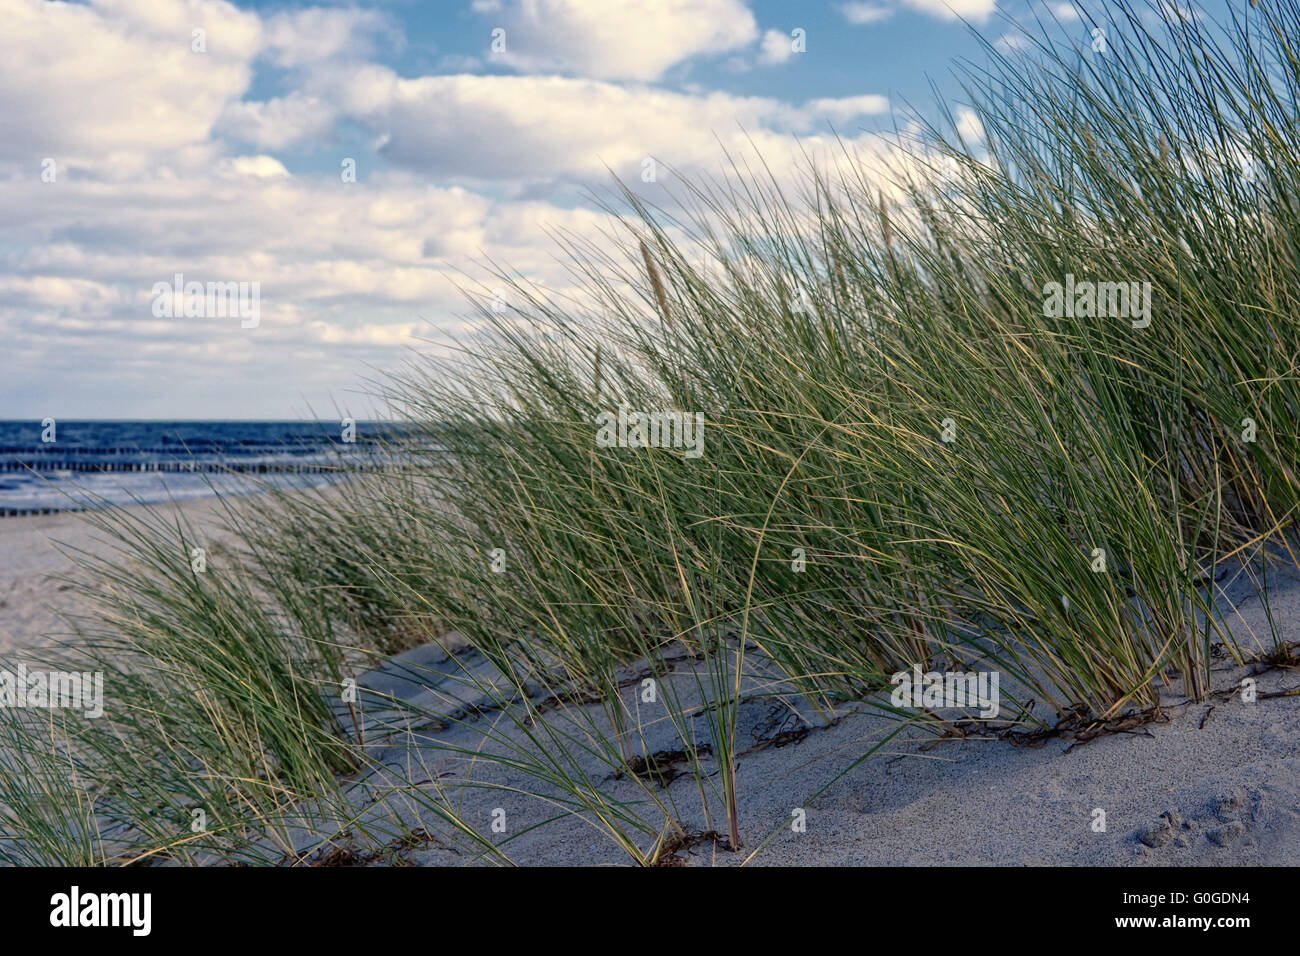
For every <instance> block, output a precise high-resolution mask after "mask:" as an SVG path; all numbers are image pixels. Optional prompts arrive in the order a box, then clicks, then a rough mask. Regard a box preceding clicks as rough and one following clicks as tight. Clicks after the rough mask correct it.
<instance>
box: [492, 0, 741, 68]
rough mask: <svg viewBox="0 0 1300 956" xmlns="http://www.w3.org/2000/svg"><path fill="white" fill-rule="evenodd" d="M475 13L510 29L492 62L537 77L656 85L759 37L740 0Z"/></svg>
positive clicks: (571, 3) (538, 1)
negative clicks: (676, 69) (683, 66)
mask: <svg viewBox="0 0 1300 956" xmlns="http://www.w3.org/2000/svg"><path fill="white" fill-rule="evenodd" d="M473 8H474V9H475V11H476V12H479V13H482V14H484V15H486V16H490V17H496V18H497V19H496V20H495V21H494V22H493V23H492V24H491V26H492V27H494V28H495V27H502V28H503V29H505V31H506V36H505V39H506V50H505V52H504V53H500V54H489V55H488V58H489V61H490V60H493V59H498V60H501V61H503V62H505V63H506V64H508V65H509V66H511V67H514V68H516V69H519V70H523V71H525V72H534V73H535V72H555V71H558V72H564V73H573V74H577V75H579V76H588V77H594V78H597V79H625V80H656V79H659V78H660V77H661V76H663V74H664V73H665V72H667V70H668V69H670V68H671V67H673V66H675V65H676V64H678V63H682V62H685V61H687V60H690V59H692V58H694V57H697V56H702V55H709V54H717V53H726V52H729V51H733V50H737V49H739V48H741V47H745V46H748V45H749V44H751V43H753V42H754V40H755V39H756V38H757V37H758V25H757V24H756V23H755V21H754V15H753V14H752V13H750V11H749V8H748V7H746V6H745V4H744V3H743V2H742V0H658V2H656V3H653V4H648V3H645V2H644V0H512V2H510V3H504V4H503V3H493V4H484V3H475V4H474V7H473ZM487 43H488V37H487V36H486V35H485V36H484V44H485V46H486V45H487Z"/></svg>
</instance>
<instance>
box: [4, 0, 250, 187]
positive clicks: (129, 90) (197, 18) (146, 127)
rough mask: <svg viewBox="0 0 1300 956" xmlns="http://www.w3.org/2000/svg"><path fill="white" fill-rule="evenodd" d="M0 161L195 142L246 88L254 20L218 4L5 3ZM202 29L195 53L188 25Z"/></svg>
mask: <svg viewBox="0 0 1300 956" xmlns="http://www.w3.org/2000/svg"><path fill="white" fill-rule="evenodd" d="M0 18H3V21H4V28H3V29H2V30H0V62H3V63H4V69H3V70H0V116H3V117H4V127H5V135H4V136H3V137H0V158H17V157H21V158H22V159H23V160H24V161H30V157H31V155H32V151H33V150H34V149H35V150H38V151H39V153H38V155H41V156H50V157H52V158H54V159H56V160H62V161H64V163H65V164H66V163H72V164H75V163H90V162H94V161H96V160H103V159H105V158H106V157H108V156H109V155H110V154H129V153H133V152H139V151H166V150H175V149H180V148H184V147H187V146H193V145H195V144H201V143H205V142H206V141H207V140H208V134H209V131H210V129H211V127H212V125H213V123H214V122H215V121H216V119H217V118H218V117H219V116H220V115H221V112H222V111H223V110H224V108H225V106H226V104H227V103H228V102H230V101H231V100H233V99H236V98H238V97H239V96H240V95H242V94H243V92H244V90H245V89H247V87H248V84H249V80H250V77H251V66H250V64H251V62H252V60H253V57H254V56H255V55H256V52H257V49H258V46H259V44H260V37H261V30H260V24H259V21H258V19H257V17H256V16H255V15H253V14H249V13H245V12H243V11H241V10H239V9H238V8H236V7H234V6H232V5H230V4H228V3H224V2H219V0H193V2H179V0H157V2H149V3H134V2H124V0H96V2H93V3H92V4H90V5H89V6H82V5H79V4H70V3H57V2H56V3H47V2H44V0H4V2H3V10H2V11H0ZM193 29H203V30H205V31H206V33H207V51H208V52H206V53H195V52H192V51H191V48H190V43H191V31H192V30H193Z"/></svg>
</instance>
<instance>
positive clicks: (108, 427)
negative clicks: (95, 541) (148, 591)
mask: <svg viewBox="0 0 1300 956" xmlns="http://www.w3.org/2000/svg"><path fill="white" fill-rule="evenodd" d="M397 434H398V433H397V430H396V428H395V427H394V426H390V425H384V424H380V423H369V422H358V423H357V425H356V434H355V441H354V442H344V441H343V435H342V428H341V426H340V423H339V422H337V421H330V422H312V421H296V422H193V421H190V422H161V421H72V420H67V421H62V420H60V421H57V422H56V423H55V426H54V431H53V435H52V437H53V438H54V441H46V440H44V439H45V438H48V437H51V435H50V431H49V429H47V428H45V427H43V426H42V424H41V422H39V421H35V420H28V421H0V517H11V516H14V515H21V514H31V513H44V512H47V511H48V512H53V511H65V510H73V509H80V508H94V507H102V506H104V505H108V504H131V503H134V502H136V501H140V502H145V503H157V502H162V501H168V500H180V499H185V498H200V497H205V496H208V495H212V494H214V493H216V492H217V491H218V490H219V491H220V492H221V493H222V494H251V493H255V492H257V491H259V490H264V489H266V488H268V487H278V488H292V487H305V486H311V485H322V484H329V483H331V482H335V481H339V480H341V479H343V478H346V477H348V476H349V475H351V474H355V473H356V472H357V471H359V470H373V469H374V468H377V467H382V464H383V462H384V461H386V460H388V456H387V455H386V453H385V450H384V449H385V448H386V447H387V444H388V443H389V442H391V441H393V440H394V439H395V438H396V437H397Z"/></svg>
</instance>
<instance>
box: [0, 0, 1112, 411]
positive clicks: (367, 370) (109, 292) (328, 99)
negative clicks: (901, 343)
mask: <svg viewBox="0 0 1300 956" xmlns="http://www.w3.org/2000/svg"><path fill="white" fill-rule="evenodd" d="M958 13H960V14H961V15H962V16H964V17H965V21H963V19H961V18H959V17H958V16H957V15H956V14H958ZM1053 13H1055V15H1056V16H1057V17H1059V18H1060V20H1061V24H1062V27H1061V28H1062V29H1063V30H1064V31H1065V32H1066V33H1067V34H1068V33H1075V32H1077V33H1078V34H1079V37H1078V38H1079V40H1080V42H1084V41H1085V40H1086V33H1087V30H1086V27H1085V25H1084V24H1083V23H1082V22H1081V21H1079V20H1078V18H1077V16H1076V15H1074V14H1073V12H1072V11H1071V10H1070V9H1069V8H1068V7H1067V6H1065V5H1062V4H1058V3H1055V2H1051V3H1043V2H1040V0H1004V2H1003V3H1002V4H1000V5H995V2H994V0H947V2H945V0H865V2H833V3H812V2H809V3H779V2H772V0H754V2H746V0H656V2H624V0H438V2H425V3H417V2H394V3H385V4H320V3H312V4H298V3H283V2H274V3H254V2H245V3H228V2H224V0H89V2H84V3H50V2H47V0H0V17H2V18H3V22H5V24H6V27H5V30H4V31H3V33H0V60H2V61H3V62H4V63H5V64H6V67H5V69H4V71H3V73H2V74H0V213H2V215H0V332H3V336H4V341H5V347H4V350H3V352H0V418H27V417H30V418H43V417H46V416H53V417H56V418H86V417H96V418H114V417H123V418H127V417H131V418H216V419H219V418H267V419H270V418H293V417H305V416H307V415H308V414H309V413H310V412H312V411H315V412H320V413H326V414H332V413H333V410H334V408H335V407H339V408H341V409H344V410H348V411H351V412H354V413H356V412H363V411H364V410H365V409H366V408H367V407H368V404H369V403H368V402H367V401H366V400H365V399H364V398H362V397H361V396H360V395H359V394H358V392H359V390H360V389H362V388H364V382H365V380H367V379H373V378H375V377H377V376H380V375H382V374H383V372H384V370H386V369H390V368H393V367H395V366H396V365H398V364H399V363H400V362H402V361H403V360H404V359H405V358H407V357H409V350H410V349H412V348H416V349H418V350H421V351H425V352H434V353H439V352H446V351H447V349H448V347H449V344H450V343H451V342H452V341H453V339H454V337H456V336H457V335H464V334H467V333H468V332H470V331H471V330H472V328H473V325H472V323H467V322H466V320H465V316H466V314H467V311H466V307H465V304H464V300H463V298H462V295H461V293H460V292H459V291H458V289H457V283H458V282H459V283H463V282H464V281H465V278H464V276H465V274H466V273H468V274H469V275H470V276H474V275H475V274H476V273H475V270H476V269H478V272H479V273H481V272H482V270H481V268H479V267H478V266H476V262H479V261H481V260H482V259H483V258H487V257H490V258H492V259H494V260H497V261H500V262H505V263H509V264H511V265H513V266H515V267H517V268H518V269H519V270H520V271H521V272H523V273H525V274H526V275H529V276H530V277H533V278H535V279H536V280H537V281H538V282H541V283H543V284H545V285H547V286H548V287H550V288H554V289H557V290H560V291H563V290H564V288H565V283H566V282H569V281H571V280H570V279H569V277H568V276H567V273H566V272H565V271H564V270H563V269H562V268H561V267H559V266H558V265H557V263H556V262H555V261H554V249H553V246H552V245H551V240H550V239H549V237H548V230H549V229H563V230H569V231H571V232H572V233H574V234H576V235H581V236H596V235H598V233H599V230H601V229H602V228H605V226H606V225H607V223H606V222H605V220H604V219H603V217H602V215H601V214H599V213H598V212H597V211H595V210H593V209H591V208H590V207H589V206H588V205H587V204H586V202H585V200H583V199H582V198H581V197H582V196H583V195H585V191H586V190H587V189H589V188H590V187H592V186H599V185H605V184H607V183H608V182H609V180H608V173H607V168H609V169H613V170H614V171H615V172H616V173H618V174H619V175H620V176H623V177H626V178H630V179H636V178H638V174H639V172H640V170H641V168H642V163H643V161H644V159H645V158H646V157H655V158H657V159H658V160H660V161H661V162H663V163H666V164H670V165H671V166H672V167H674V168H675V169H676V170H678V171H679V172H680V174H681V175H695V174H705V173H709V172H711V171H714V170H716V169H717V168H719V167H720V165H721V161H722V154H721V148H720V146H719V140H721V141H722V143H723V144H724V145H726V146H727V148H728V149H735V148H738V147H741V146H744V145H746V144H747V143H748V142H749V141H751V140H752V142H753V143H754V145H755V147H756V148H758V149H760V150H761V151H762V152H763V154H764V156H765V158H767V159H769V161H770V162H771V163H772V164H773V166H774V167H775V169H776V170H777V172H778V174H783V173H784V172H786V171H790V172H793V170H794V163H795V155H796V146H797V145H798V144H802V145H803V146H805V147H808V148H810V149H812V150H813V151H814V152H815V151H816V150H818V149H821V148H829V146H830V140H829V136H828V132H829V130H830V128H831V126H832V125H833V126H834V128H835V129H836V130H837V131H838V132H839V133H840V134H841V136H842V137H843V138H844V139H845V140H847V141H848V143H849V144H850V146H851V147H852V148H853V149H855V150H861V151H862V152H863V153H864V154H865V155H867V156H868V157H876V158H879V157H882V156H884V155H886V154H887V153H888V150H889V145H888V141H887V139H885V138H884V137H882V135H881V134H882V133H885V132H887V131H889V130H890V129H891V128H892V127H893V126H894V125H895V124H897V123H901V122H904V118H901V117H900V113H901V111H902V110H903V108H904V106H905V104H907V103H908V102H911V103H913V104H916V105H918V106H921V107H923V108H925V109H929V108H930V107H931V104H932V94H931V89H930V83H931V81H934V82H935V83H937V84H938V86H939V87H940V88H941V89H943V90H945V91H947V92H948V93H950V94H955V93H956V87H955V84H954V82H953V79H952V65H953V60H954V58H956V57H963V56H966V57H973V58H975V59H981V58H982V56H983V54H982V53H981V51H980V48H979V46H978V44H977V42H976V40H975V39H974V37H973V36H972V35H971V34H970V26H969V25H973V26H975V27H976V28H978V29H979V30H980V31H981V32H983V33H984V34H985V35H986V36H988V37H989V39H990V40H994V41H997V40H998V39H999V38H1002V37H1004V36H1005V35H1007V34H1008V33H1009V32H1010V30H1011V28H1010V25H1009V23H1008V22H1007V20H1008V19H1010V20H1026V19H1027V18H1030V17H1033V16H1035V15H1042V16H1049V17H1050V16H1052V15H1053ZM968 24H969V25H968ZM494 30H501V31H504V33H503V34H498V36H499V37H501V38H503V39H504V49H497V50H493V49H492V47H491V44H492V39H493V31H494ZM794 30H801V31H803V36H804V40H805V49H804V50H803V51H802V52H796V51H795V50H794V49H793V48H792V44H791V32H792V31H794ZM349 161H352V162H354V163H355V168H356V177H355V180H356V181H355V182H347V181H344V177H343V176H342V175H341V169H342V168H343V167H344V166H345V164H346V163H348V162H349ZM871 161H874V160H871ZM667 178H669V179H670V178H671V177H667ZM662 185H664V186H667V185H669V184H668V183H666V182H665V183H662ZM176 274H181V275H183V276H184V277H185V280H186V281H199V282H222V283H227V282H235V283H238V282H246V283H250V284H251V283H257V288H258V289H259V300H258V302H259V306H258V317H257V321H256V324H255V325H252V326H251V327H250V323H246V322H241V321H240V320H239V319H237V318H230V317H227V316H222V315H191V316H189V317H186V316H185V315H183V314H181V315H168V314H165V313H164V314H159V311H158V309H157V308H156V306H157V303H158V293H157V289H156V288H155V287H156V284H157V283H160V282H163V283H168V284H170V283H171V282H172V281H173V276H175V275H176Z"/></svg>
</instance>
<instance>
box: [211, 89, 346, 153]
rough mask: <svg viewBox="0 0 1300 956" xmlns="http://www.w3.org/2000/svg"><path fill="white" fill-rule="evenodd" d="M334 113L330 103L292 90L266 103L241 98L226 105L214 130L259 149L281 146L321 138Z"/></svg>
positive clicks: (331, 122) (331, 121)
mask: <svg viewBox="0 0 1300 956" xmlns="http://www.w3.org/2000/svg"><path fill="white" fill-rule="evenodd" d="M334 115H335V114H334V107H333V106H331V105H330V104H328V103H326V102H324V101H323V100H321V99H320V98H318V97H315V96H311V95H308V94H304V93H302V92H301V91H299V90H294V91H293V92H291V93H290V94H289V95H288V96H283V97H277V98H275V99H272V100H267V101H265V102H256V101H247V100H241V101H239V102H237V103H231V104H229V105H228V106H227V107H226V109H225V111H224V112H223V113H222V115H221V118H220V120H219V121H218V123H217V125H216V130H215V132H216V133H218V134H219V135H225V136H231V137H234V138H235V139H239V140H243V141H244V142H247V143H253V144H255V145H257V146H258V147H260V148H262V149H284V148H286V147H288V146H293V145H295V144H296V143H302V142H312V141H318V140H321V139H323V138H324V137H325V136H326V135H327V134H328V133H329V131H330V130H331V129H332V128H333V126H334Z"/></svg>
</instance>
